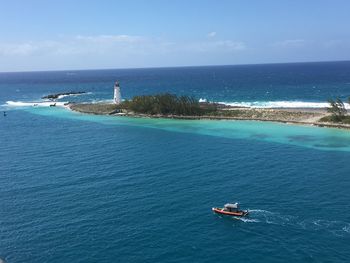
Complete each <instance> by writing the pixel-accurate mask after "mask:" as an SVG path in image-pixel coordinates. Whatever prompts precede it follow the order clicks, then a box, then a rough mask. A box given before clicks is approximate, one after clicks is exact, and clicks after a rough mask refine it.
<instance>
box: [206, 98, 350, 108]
mask: <svg viewBox="0 0 350 263" xmlns="http://www.w3.org/2000/svg"><path fill="white" fill-rule="evenodd" d="M206 101H207V99H203V98H201V99H200V100H199V102H206ZM218 103H221V104H224V105H227V106H232V107H249V108H311V109H312V108H314V109H319V108H326V107H329V103H328V102H310V101H283V100H281V101H233V102H228V101H220V102H218ZM344 106H345V108H346V109H350V104H349V103H344Z"/></svg>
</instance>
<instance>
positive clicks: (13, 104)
mask: <svg viewBox="0 0 350 263" xmlns="http://www.w3.org/2000/svg"><path fill="white" fill-rule="evenodd" d="M65 103H67V102H66V101H65V102H64V101H60V102H52V101H39V102H36V101H32V102H29V101H28V102H24V101H11V100H9V101H6V104H4V105H3V106H7V107H20V108H23V107H50V105H54V104H55V105H56V106H58V107H66V106H65V105H64V104H65Z"/></svg>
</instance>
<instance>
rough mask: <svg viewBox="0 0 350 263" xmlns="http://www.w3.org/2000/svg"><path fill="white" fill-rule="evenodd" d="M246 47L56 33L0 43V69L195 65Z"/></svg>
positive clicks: (216, 42) (226, 42)
mask: <svg viewBox="0 0 350 263" xmlns="http://www.w3.org/2000/svg"><path fill="white" fill-rule="evenodd" d="M246 49H247V48H246V44H245V43H244V42H241V41H233V40H214V39H206V40H203V41H184V42H179V41H169V40H167V39H163V38H151V37H144V36H134V35H95V36H94V35H88V36H87V35H76V36H70V37H67V36H60V37H58V38H56V39H54V40H45V41H24V42H18V43H9V42H7V43H4V42H0V71H4V70H5V71H8V70H11V69H9V67H10V65H11V67H12V68H19V69H21V70H26V69H27V68H29V69H34V68H36V69H37V68H39V69H48V68H46V67H50V68H87V67H88V68H98V67H99V68H103V67H141V66H147V65H148V66H153V65H156V66H161V65H162V64H164V62H165V63H167V64H166V65H169V64H170V65H171V63H177V64H196V63H197V62H196V60H198V59H199V60H200V61H204V62H201V63H205V64H210V63H211V61H212V58H216V54H217V55H222V56H224V57H228V56H225V55H226V54H236V53H238V52H241V51H244V50H246ZM198 54H200V55H198ZM196 56H197V57H196ZM172 61H173V62H172ZM174 61H176V62H174ZM17 65H18V66H17ZM24 67H26V68H24Z"/></svg>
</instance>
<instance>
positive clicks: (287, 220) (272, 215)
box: [239, 209, 350, 236]
mask: <svg viewBox="0 0 350 263" xmlns="http://www.w3.org/2000/svg"><path fill="white" fill-rule="evenodd" d="M249 212H250V217H249V218H239V220H241V221H243V222H249V223H251V222H255V223H266V224H273V225H279V226H292V227H296V228H300V229H305V230H311V231H327V232H330V233H332V234H334V235H336V236H344V235H349V234H350V223H348V222H344V221H339V220H324V219H302V218H300V217H299V216H291V215H282V214H280V213H276V212H270V211H267V210H261V209H253V210H249Z"/></svg>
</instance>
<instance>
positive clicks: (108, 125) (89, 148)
mask: <svg viewBox="0 0 350 263" xmlns="http://www.w3.org/2000/svg"><path fill="white" fill-rule="evenodd" d="M36 78H37V77H35V78H34V79H36ZM41 78H42V79H45V78H46V82H47V83H46V84H45V85H44V84H43V85H42V86H40V85H38V84H37V83H36V82H35V81H38V80H35V81H34V80H32V82H30V83H31V84H30V88H25V87H26V85H25V84H24V83H22V84H18V83H8V81H7V82H6V83H5V84H2V85H3V88H4V89H2V90H1V92H2V93H1V94H2V97H1V98H0V101H1V104H3V103H5V102H6V101H7V100H14V101H16V100H21V101H26V100H28V101H32V100H35V99H38V98H39V97H40V93H41V91H40V87H43V86H46V89H48V90H50V89H53V90H59V89H62V87H65V88H66V89H68V90H69V89H72V88H73V87H74V86H75V85H76V83H75V82H73V83H67V82H63V83H59V84H57V83H58V82H57V80H54V81H52V83H51V84H50V83H49V80H50V78H49V77H47V76H46V75H45V74H44V75H42V76H41ZM154 78H155V79H157V78H156V77H154ZM224 80H227V79H224ZM26 81H27V82H28V80H26ZM95 81H96V79H95V78H93V83H95ZM33 83H34V84H33ZM79 83H80V85H85V86H84V87H85V88H86V87H87V86H89V85H93V84H91V82H89V81H86V82H79ZM89 83H90V84H89ZM19 85H20V86H19ZM101 85H102V84H101ZM345 87H346V85H345V86H342V89H343V90H344V91H346V88H345ZM16 89H20V90H22V92H18V91H16ZM23 89H24V90H25V91H24V92H23ZM208 92H209V91H208ZM237 92H239V91H237ZM19 93H20V94H19ZM98 94H100V93H98V92H95V93H94V94H91V96H96V97H98ZM242 96H243V95H242ZM300 96H302V95H300ZM102 97H103V96H102ZM81 99H82V98H81ZM6 107H7V106H6ZM0 134H1V139H0V200H1V203H0V257H1V258H5V259H6V261H7V262H60V263H61V262H189V261H192V262H214V261H215V262H232V261H233V260H235V261H236V260H243V261H244V262H348V258H349V256H350V252H349V251H350V250H349V244H350V214H349V213H348V208H349V201H350V191H349V189H350V177H349V174H350V164H349V160H350V151H349V150H350V149H349V147H350V141H349V140H350V136H349V132H348V131H342V130H337V129H326V128H317V127H304V126H292V125H285V124H276V123H268V122H248V121H183V120H182V121H180V120H165V119H154V120H153V119H132V118H124V117H118V118H117V117H109V116H91V115H83V114H79V113H74V112H70V111H67V110H65V109H61V108H45V107H43V108H32V107H24V108H11V109H8V115H7V117H2V116H1V121H0ZM231 201H240V202H241V204H242V206H243V208H249V209H250V210H251V215H250V217H249V218H246V219H245V220H238V219H232V218H225V217H220V216H217V215H215V214H213V213H212V211H211V207H213V206H220V205H222V204H224V203H226V202H231Z"/></svg>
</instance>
